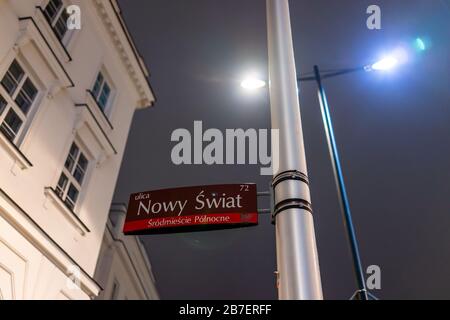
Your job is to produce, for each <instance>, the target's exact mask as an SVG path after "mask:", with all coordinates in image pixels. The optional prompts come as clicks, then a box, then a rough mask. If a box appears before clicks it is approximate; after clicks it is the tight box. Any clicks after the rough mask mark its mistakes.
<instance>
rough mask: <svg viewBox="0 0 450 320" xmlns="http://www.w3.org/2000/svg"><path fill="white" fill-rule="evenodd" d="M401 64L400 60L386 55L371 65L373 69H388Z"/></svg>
mask: <svg viewBox="0 0 450 320" xmlns="http://www.w3.org/2000/svg"><path fill="white" fill-rule="evenodd" d="M398 64H399V61H398V59H397V58H395V57H385V58H383V59H381V60H380V61H378V62H375V63H374V64H372V65H371V66H370V69H372V70H379V71H387V70H391V69H393V68H395V67H396V66H397V65H398Z"/></svg>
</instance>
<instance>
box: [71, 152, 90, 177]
mask: <svg viewBox="0 0 450 320" xmlns="http://www.w3.org/2000/svg"><path fill="white" fill-rule="evenodd" d="M87 165H88V161H87V159H86V158H85V156H84V155H83V154H82V153H81V154H80V158H79V159H78V164H77V166H76V167H75V171H74V173H73V177H74V178H75V180H77V181H78V183H79V184H80V185H81V184H82V183H83V178H84V175H85V173H86V168H87Z"/></svg>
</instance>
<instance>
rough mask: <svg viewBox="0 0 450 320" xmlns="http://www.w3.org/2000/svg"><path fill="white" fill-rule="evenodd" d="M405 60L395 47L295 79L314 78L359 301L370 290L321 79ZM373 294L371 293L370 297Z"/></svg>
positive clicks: (257, 84) (251, 86)
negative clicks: (371, 59) (369, 59)
mask: <svg viewBox="0 0 450 320" xmlns="http://www.w3.org/2000/svg"><path fill="white" fill-rule="evenodd" d="M406 60H407V55H406V53H405V51H404V50H402V49H397V50H395V51H394V53H393V54H391V55H389V56H385V57H383V58H382V59H380V60H379V61H377V62H375V63H372V64H369V65H365V66H362V67H356V68H349V69H341V70H337V71H333V72H326V73H323V74H322V73H321V72H320V70H319V67H318V66H314V76H306V77H298V78H297V81H298V82H303V81H316V82H317V85H318V96H319V101H320V107H321V113H322V118H323V122H324V127H325V133H326V136H327V143H328V149H329V152H330V158H331V161H332V167H333V172H334V177H335V181H336V185H337V189H338V194H339V200H340V204H341V208H342V211H343V216H344V224H345V227H346V232H347V236H348V240H349V244H350V250H351V253H352V260H353V269H354V272H355V277H356V282H357V286H358V290H357V292H356V293H355V297H357V298H359V299H361V300H368V299H369V296H371V295H370V293H368V292H367V288H366V283H365V277H364V272H363V269H362V264H361V258H360V253H359V248H358V242H357V239H356V234H355V229H354V225H353V221H352V215H351V211H350V204H349V200H348V196H347V191H346V188H345V183H344V175H343V172H342V166H341V162H340V159H339V153H338V148H337V143H336V138H335V135H334V129H333V124H332V121H331V113H330V110H329V105H328V101H327V97H326V94H325V89H324V87H323V85H322V80H323V79H327V78H332V77H336V76H340V75H344V74H349V73H354V72H360V71H365V72H372V71H389V70H392V69H394V68H395V67H397V66H398V65H399V64H400V63H402V62H404V61H406ZM241 86H242V87H243V88H244V89H248V90H256V89H260V88H263V87H265V86H266V82H265V81H263V80H260V79H257V78H247V79H245V80H244V81H242V83H241ZM371 297H373V296H371Z"/></svg>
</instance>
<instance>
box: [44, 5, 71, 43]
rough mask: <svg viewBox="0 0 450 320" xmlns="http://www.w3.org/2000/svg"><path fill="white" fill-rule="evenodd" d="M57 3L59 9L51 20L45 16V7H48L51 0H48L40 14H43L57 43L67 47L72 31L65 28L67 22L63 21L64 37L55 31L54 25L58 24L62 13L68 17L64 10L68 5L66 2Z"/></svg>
mask: <svg viewBox="0 0 450 320" xmlns="http://www.w3.org/2000/svg"><path fill="white" fill-rule="evenodd" d="M59 1H61V7H60V8H59V9H57V12H56V14H55V16H54V17H53V18H50V17H49V16H48V15H47V7H48V6H49V5H50V3H51V2H52V0H49V1H48V2H47V4H46V5H45V6H44V7H43V8H42V13H43V14H44V17H45V19H46V20H47V22H48V24H49V25H50V28H51V29H52V31H53V33H54V34H55V36H56V38H57V39H58V41H59V42H61V44H62V45H63V46H64V47H67V46H68V45H69V42H70V39H71V38H72V35H73V31H74V30H70V29H69V28H67V20H66V21H65V32H64V35H63V36H62V37H61V35H60V33H59V31H57V30H58V29H57V27H56V25H57V24H58V22H59V21H60V19H61V17H62V15H63V14H64V13H65V14H66V15H68V14H67V11H66V10H67V7H68V6H69V5H70V3H69V2H68V1H67V0H59ZM68 18H69V16H68V17H67V19H68Z"/></svg>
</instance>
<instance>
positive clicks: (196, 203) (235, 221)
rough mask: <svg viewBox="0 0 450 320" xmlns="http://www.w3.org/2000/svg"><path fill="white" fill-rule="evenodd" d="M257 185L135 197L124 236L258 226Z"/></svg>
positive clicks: (135, 194)
mask: <svg viewBox="0 0 450 320" xmlns="http://www.w3.org/2000/svg"><path fill="white" fill-rule="evenodd" d="M256 203H257V202H256V184H253V183H250V184H249V183H246V184H223V185H213V186H199V187H184V188H176V189H165V190H155V191H147V192H139V193H134V194H132V195H131V196H130V202H129V204H128V212H127V217H126V219H125V225H124V229H123V232H124V234H127V235H129V234H154V233H173V232H189V231H204V230H216V229H227V228H237V227H246V226H253V225H257V224H258V212H257V209H256Z"/></svg>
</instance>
